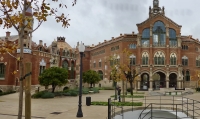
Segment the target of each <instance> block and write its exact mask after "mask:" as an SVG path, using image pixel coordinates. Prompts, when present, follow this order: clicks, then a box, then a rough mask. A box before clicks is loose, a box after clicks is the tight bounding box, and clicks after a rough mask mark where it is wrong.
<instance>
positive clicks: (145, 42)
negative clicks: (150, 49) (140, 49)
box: [141, 28, 150, 46]
mask: <svg viewBox="0 0 200 119" xmlns="http://www.w3.org/2000/svg"><path fill="white" fill-rule="evenodd" d="M149 39H150V29H149V28H145V29H144V30H143V31H142V40H141V44H142V46H149Z"/></svg>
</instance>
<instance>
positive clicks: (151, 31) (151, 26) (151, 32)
mask: <svg viewBox="0 0 200 119" xmlns="http://www.w3.org/2000/svg"><path fill="white" fill-rule="evenodd" d="M152 29H153V25H152V24H151V25H150V37H151V36H152V34H153V30H152Z"/></svg>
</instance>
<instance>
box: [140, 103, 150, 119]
mask: <svg viewBox="0 0 200 119" xmlns="http://www.w3.org/2000/svg"><path fill="white" fill-rule="evenodd" d="M150 105H152V104H149V105H148V106H146V107H145V108H144V110H146V109H147V108H148V107H149V106H150ZM144 110H143V111H142V112H141V113H140V116H139V117H140V118H138V119H141V115H142V113H143V112H144ZM145 116H146V115H145ZM145 116H144V117H145ZM142 119H143V118H142Z"/></svg>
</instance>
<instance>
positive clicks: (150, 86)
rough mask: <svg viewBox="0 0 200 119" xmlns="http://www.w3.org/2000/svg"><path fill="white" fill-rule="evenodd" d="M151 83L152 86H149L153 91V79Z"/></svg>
mask: <svg viewBox="0 0 200 119" xmlns="http://www.w3.org/2000/svg"><path fill="white" fill-rule="evenodd" d="M149 83H150V88H149V90H150V91H151V90H153V80H150V81H149Z"/></svg>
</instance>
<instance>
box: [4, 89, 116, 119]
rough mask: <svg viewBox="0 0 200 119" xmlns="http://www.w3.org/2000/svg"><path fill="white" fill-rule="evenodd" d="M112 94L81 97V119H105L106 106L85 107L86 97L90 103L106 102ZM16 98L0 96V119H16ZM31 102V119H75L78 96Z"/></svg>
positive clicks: (33, 100) (111, 92) (104, 93)
mask: <svg viewBox="0 0 200 119" xmlns="http://www.w3.org/2000/svg"><path fill="white" fill-rule="evenodd" d="M113 94H114V91H113V90H100V93H98V94H87V95H83V96H82V112H83V117H82V119H106V117H107V114H108V111H107V106H92V105H91V106H86V97H88V96H90V97H91V101H106V102H107V101H108V98H109V97H110V96H111V95H113ZM18 97H19V94H18V93H15V94H10V95H5V96H0V119H17V114H18V101H19V98H18ZM31 102H32V103H31V106H32V110H31V111H32V112H31V113H32V114H31V115H32V119H64V118H65V119H77V117H76V113H77V111H78V96H77V97H68V96H63V97H56V98H53V99H32V100H31ZM23 107H24V106H23ZM23 111H24V109H23ZM53 112H59V113H60V114H51V113H53ZM24 114H25V113H24V112H23V115H24ZM23 119H24V117H23Z"/></svg>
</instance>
